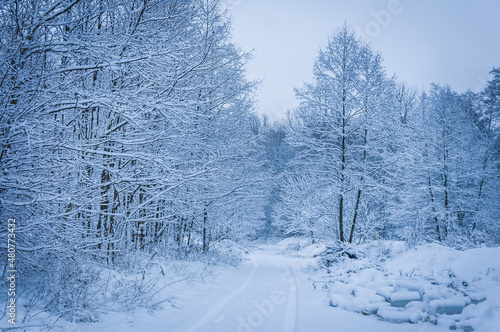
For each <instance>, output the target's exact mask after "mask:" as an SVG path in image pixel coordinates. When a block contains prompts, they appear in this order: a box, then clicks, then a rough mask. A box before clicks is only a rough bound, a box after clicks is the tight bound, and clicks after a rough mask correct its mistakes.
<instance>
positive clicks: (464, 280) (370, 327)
mask: <svg viewBox="0 0 500 332" xmlns="http://www.w3.org/2000/svg"><path fill="white" fill-rule="evenodd" d="M324 250H325V247H324V246H322V245H306V243H305V241H303V240H302V241H301V240H294V239H288V240H285V241H282V242H281V243H278V244H265V245H258V246H255V247H254V248H252V249H251V250H249V253H248V255H246V258H245V260H244V261H243V263H242V264H240V265H239V266H238V267H234V266H217V267H214V268H211V270H210V271H211V273H210V274H207V275H205V277H204V278H196V279H191V280H186V281H180V282H177V283H173V284H171V285H170V286H168V287H167V288H166V290H167V293H169V294H172V295H175V296H176V298H175V300H172V301H171V302H170V303H167V304H166V305H165V306H164V307H163V309H160V310H155V311H148V310H145V309H140V310H135V311H134V312H128V313H123V312H115V313H107V314H100V315H99V317H98V319H99V321H98V322H96V323H70V322H66V321H62V320H59V321H58V322H57V323H56V324H55V326H56V327H55V329H54V330H61V331H82V332H84V331H85V332H87V331H88V332H90V331H151V332H153V331H179V332H187V331H193V332H194V331H217V332H219V331H245V332H249V331H273V332H274V331H314V332H321V331H384V332H390V331H394V332H396V331H449V330H450V326H453V327H452V328H456V329H457V330H459V331H460V330H465V331H469V330H470V328H474V330H476V331H491V332H495V331H500V319H499V317H500V313H499V308H500V259H499V257H500V248H479V249H473V250H467V251H456V250H453V249H450V248H446V247H442V246H438V245H425V246H420V247H417V248H413V249H410V250H406V249H404V246H403V245H402V244H401V243H397V242H377V243H372V244H371V245H369V246H366V247H359V248H357V249H356V250H357V253H358V256H359V259H348V258H342V257H339V258H338V259H337V261H332V262H331V265H330V266H329V267H328V269H326V268H325V267H322V268H319V267H320V264H321V257H318V256H316V255H317V254H320V253H321V252H324ZM315 256H316V257H315ZM330 258H331V257H330ZM323 262H325V260H324V259H323ZM193 264H194V263H193ZM167 275H168V274H167ZM170 277H171V276H170ZM170 277H169V278H170ZM165 283H166V282H165ZM2 326H5V324H3V325H2ZM28 331H30V330H28Z"/></svg>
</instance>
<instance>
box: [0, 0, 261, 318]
mask: <svg viewBox="0 0 500 332" xmlns="http://www.w3.org/2000/svg"><path fill="white" fill-rule="evenodd" d="M0 27H1V34H0V42H1V53H0V80H1V81H0V89H1V91H0V105H1V106H0V107H1V111H0V123H1V125H0V135H1V138H0V143H1V152H0V163H1V169H2V175H1V180H0V204H1V207H0V218H1V225H2V229H1V230H0V234H3V235H5V234H6V231H7V226H6V223H7V220H8V218H16V221H17V229H16V241H17V255H18V257H17V264H18V266H17V269H18V271H19V274H20V280H22V283H23V284H24V285H25V286H27V287H28V286H29V284H31V285H37V287H38V289H42V288H44V287H43V286H42V285H47V284H50V285H51V286H53V288H52V289H53V290H52V291H48V292H49V293H50V292H52V295H51V296H49V295H47V296H46V299H48V300H47V301H50V300H52V296H54V298H55V301H54V302H53V303H58V302H59V303H60V302H62V301H63V299H60V298H63V297H64V298H66V300H68V299H69V298H71V297H72V296H73V295H72V294H60V293H59V290H60V288H61V287H62V286H61V285H62V283H63V280H68V279H71V280H73V281H77V283H80V285H79V286H82V287H83V285H87V286H88V280H87V281H85V280H84V279H85V278H83V277H82V276H83V275H85V273H83V272H82V269H84V266H85V264H86V262H89V261H94V262H95V261H97V262H101V263H105V264H107V265H108V266H113V265H115V264H122V266H123V264H126V262H127V259H128V257H129V256H130V253H131V252H134V251H146V252H147V251H150V252H152V251H153V250H158V251H164V252H165V251H168V252H170V253H174V254H175V253H177V255H178V256H181V257H183V256H185V255H188V254H189V253H190V252H206V251H208V250H209V249H210V245H211V243H212V242H213V241H217V240H220V239H226V238H231V239H240V238H244V237H246V236H248V235H249V234H250V233H252V232H253V231H254V230H253V229H250V228H248V227H246V225H247V224H249V223H252V222H254V223H258V222H261V221H262V220H261V217H260V215H259V210H258V208H256V207H259V206H260V205H261V204H260V203H259V200H260V199H261V196H262V195H261V194H260V191H259V190H261V189H260V186H261V184H260V182H261V181H259V178H257V177H256V175H257V174H258V173H257V170H258V165H259V162H258V159H257V157H258V150H257V149H256V145H257V143H256V139H255V137H256V135H257V132H256V130H257V128H258V125H257V124H258V119H257V117H256V116H255V115H254V114H253V111H252V108H253V104H252V103H253V102H252V100H251V98H250V97H251V94H252V92H253V90H254V87H255V83H254V82H251V81H248V80H246V79H245V77H244V67H245V64H246V63H247V61H248V59H249V55H248V54H246V53H243V52H241V51H240V50H239V49H238V47H237V46H235V45H234V44H232V42H231V40H230V22H229V20H228V16H227V14H226V12H225V11H224V8H223V7H222V4H221V1H219V0H171V1H164V0H137V1H129V0H127V1H123V0H111V1H108V0H106V1H104V0H89V1H87V0H85V1H80V0H68V1H53V0H43V1H28V0H26V1H4V2H3V3H2V4H1V5H0ZM242 220H244V221H245V222H244V223H243V222H242ZM2 238H5V237H4V236H2ZM4 242H5V243H4V244H2V247H3V248H2V252H6V251H5V245H6V241H4ZM2 257H4V256H3V255H2ZM6 262H7V260H6V259H5V260H3V263H6ZM3 263H2V264H3ZM2 269H3V268H2ZM3 271H4V272H3V273H5V269H3ZM78 280H79V281H78ZM45 289H49V290H50V289H51V287H48V286H47V287H45ZM69 292H71V291H69ZM58 297H59V298H58ZM68 301H70V300H68ZM75 301H76V300H75ZM70 302H71V301H70ZM65 305H67V306H69V307H71V305H72V304H65ZM68 310H70V309H68Z"/></svg>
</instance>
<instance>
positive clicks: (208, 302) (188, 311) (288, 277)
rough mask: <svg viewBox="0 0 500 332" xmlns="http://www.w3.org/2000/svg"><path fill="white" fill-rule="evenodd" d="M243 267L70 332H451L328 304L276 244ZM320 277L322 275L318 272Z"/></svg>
mask: <svg viewBox="0 0 500 332" xmlns="http://www.w3.org/2000/svg"><path fill="white" fill-rule="evenodd" d="M248 258H249V259H248V260H246V261H245V262H243V263H242V264H241V265H240V266H239V267H237V268H234V267H227V266H226V267H224V266H217V267H215V270H214V272H213V273H214V274H213V275H209V276H207V277H206V278H205V282H199V281H197V282H193V283H185V284H182V283H176V284H173V285H172V286H171V287H170V288H169V292H170V293H171V294H175V296H176V297H177V299H176V301H175V305H174V306H166V307H165V308H164V309H162V310H158V311H150V312H148V311H147V310H141V309H138V310H136V311H134V312H132V313H129V314H128V315H127V317H124V316H123V314H120V313H109V314H107V315H102V316H101V317H100V322H99V323H97V325H94V324H90V325H83V324H77V325H73V326H72V328H71V329H70V328H66V329H65V330H67V331H75V332H76V331H78V332H90V331H110V332H111V331H130V332H132V331H149V332H292V331H297V332H309V331H310V332H338V331H342V332H343V331H383V332H400V331H410V332H411V331H419V332H426V331H448V329H443V327H439V326H435V325H432V324H429V323H419V324H409V323H407V324H393V323H389V322H385V321H382V320H380V319H379V318H377V316H376V315H371V316H364V315H362V314H359V313H355V312H351V311H346V310H343V309H341V308H334V307H332V306H330V305H329V299H328V292H327V291H325V290H322V289H321V287H317V288H316V289H315V288H314V287H313V285H312V283H311V281H310V278H312V279H315V278H320V276H318V275H317V274H316V275H315V272H313V271H310V270H308V269H305V268H304V267H305V266H306V265H307V263H308V262H310V259H308V258H304V257H290V256H284V255H282V254H280V253H279V249H278V248H277V247H276V246H272V245H261V246H259V247H256V248H254V249H252V250H251V252H250V254H249V255H248ZM318 273H322V274H323V275H324V271H323V272H318Z"/></svg>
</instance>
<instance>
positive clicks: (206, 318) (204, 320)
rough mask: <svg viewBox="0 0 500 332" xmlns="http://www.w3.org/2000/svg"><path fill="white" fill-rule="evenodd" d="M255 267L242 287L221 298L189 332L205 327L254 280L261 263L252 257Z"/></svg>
mask: <svg viewBox="0 0 500 332" xmlns="http://www.w3.org/2000/svg"><path fill="white" fill-rule="evenodd" d="M251 260H252V263H253V268H252V271H251V272H250V275H249V276H248V277H247V278H246V279H245V281H244V282H243V284H241V286H240V287H238V288H237V289H235V290H234V291H232V292H231V293H230V294H228V295H226V297H224V298H223V299H222V300H220V301H219V302H218V303H217V304H216V305H215V307H213V308H212V310H210V311H209V312H208V313H207V314H206V315H205V316H204V317H203V318H202V319H200V320H199V321H198V322H197V323H196V324H194V325H192V326H191V327H190V328H188V329H187V330H186V331H187V332H196V331H198V330H200V329H201V328H203V327H205V326H206V325H207V324H208V323H210V322H211V321H212V320H213V319H214V318H215V317H216V316H217V315H218V314H220V313H221V312H222V310H223V309H224V307H225V306H226V305H227V304H228V303H229V302H230V301H231V300H232V299H234V298H235V297H236V296H238V295H240V294H241V292H243V291H244V290H245V289H246V288H247V287H248V286H249V285H250V283H251V282H252V280H253V279H254V277H255V274H256V273H257V269H258V268H259V264H258V263H257V260H256V259H255V258H252V259H251Z"/></svg>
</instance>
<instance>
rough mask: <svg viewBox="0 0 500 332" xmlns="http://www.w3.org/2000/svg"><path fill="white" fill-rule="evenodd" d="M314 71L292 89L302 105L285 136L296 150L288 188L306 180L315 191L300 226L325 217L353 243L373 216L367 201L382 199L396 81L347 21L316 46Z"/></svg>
mask: <svg viewBox="0 0 500 332" xmlns="http://www.w3.org/2000/svg"><path fill="white" fill-rule="evenodd" d="M313 73H314V83H312V84H306V85H305V86H304V87H303V88H302V89H298V90H296V94H297V97H298V98H299V100H300V101H301V105H300V107H299V109H298V110H297V125H295V126H293V128H292V135H291V137H290V140H289V142H290V144H292V145H293V146H295V147H296V148H297V154H296V157H295V159H294V161H292V166H291V167H292V168H293V171H292V172H293V173H294V174H293V175H291V179H293V180H289V181H288V184H289V185H291V187H290V188H289V190H292V191H293V190H296V189H293V188H296V185H297V184H293V183H295V182H297V181H301V180H305V181H307V182H308V183H307V186H308V187H309V188H310V190H312V191H314V192H317V195H315V196H314V197H315V198H314V199H313V201H312V202H310V203H311V204H315V205H316V208H312V206H311V208H310V209H308V210H310V211H316V213H314V214H315V215H316V217H314V216H311V215H308V216H304V218H305V220H304V221H303V224H304V225H310V224H313V223H314V219H318V220H323V221H322V222H323V223H324V224H325V225H328V226H327V227H328V228H329V229H332V230H334V233H336V234H337V237H338V239H339V240H340V241H349V242H352V241H353V239H354V234H355V230H356V225H357V224H358V223H359V222H360V221H361V222H366V221H368V220H369V217H370V215H372V214H373V213H378V212H376V211H375V210H377V209H379V207H377V206H376V205H377V204H371V203H370V201H372V200H377V199H379V198H380V191H381V190H382V187H383V176H384V175H383V173H384V169H385V167H386V166H387V165H386V164H387V163H388V160H389V159H390V158H388V157H389V155H390V153H389V152H390V151H389V148H390V144H391V125H392V124H394V123H395V121H396V120H397V114H396V113H395V109H394V107H393V105H392V103H391V100H392V90H393V85H394V84H393V82H392V81H391V80H390V79H388V78H387V77H386V74H385V71H384V69H383V67H382V59H381V57H380V55H378V54H375V53H374V52H373V51H372V50H371V49H370V47H369V46H368V45H365V44H363V43H361V42H360V41H359V40H358V39H356V37H355V35H354V32H353V30H352V29H351V28H349V27H347V26H343V27H342V28H340V29H338V30H337V31H335V33H334V34H333V36H332V37H331V38H330V39H329V41H328V44H327V46H326V47H325V48H323V49H321V50H320V52H319V55H318V58H317V60H316V62H315V64H314V72H313ZM297 173H299V174H307V175H300V176H297V175H295V174H297ZM292 184H293V185H292ZM289 194H290V195H292V196H295V195H296V193H289ZM308 198H312V196H310V195H309V196H308ZM302 202H303V203H305V202H306V200H302ZM294 206H295V207H297V206H298V202H296V203H295V204H294V203H292V202H290V204H289V205H288V206H287V207H285V208H282V209H281V210H282V211H283V212H285V211H293V210H294V209H296V208H294ZM320 211H321V212H320ZM292 215H293V212H291V213H290V215H286V212H285V215H282V216H281V218H280V219H281V220H282V221H285V224H286V220H291V219H293V217H292ZM360 219H361V220H360ZM286 227H287V226H286V225H285V228H286ZM322 228H323V227H322Z"/></svg>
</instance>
